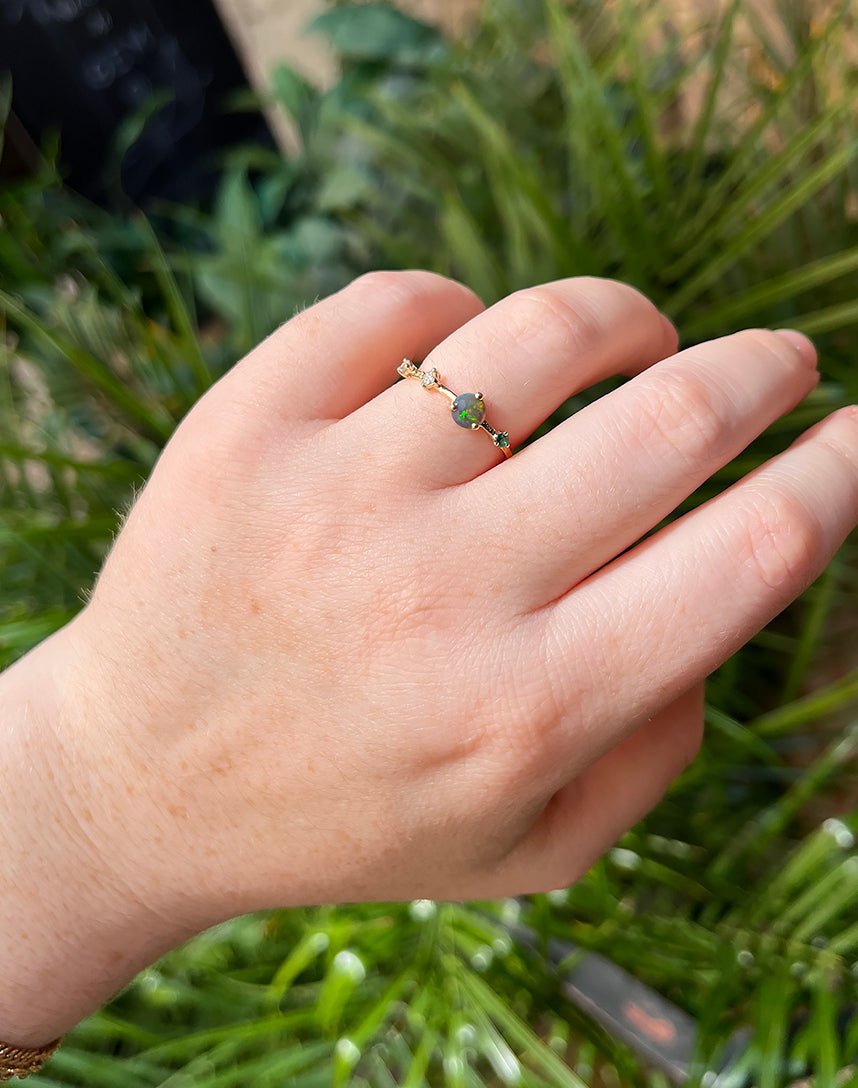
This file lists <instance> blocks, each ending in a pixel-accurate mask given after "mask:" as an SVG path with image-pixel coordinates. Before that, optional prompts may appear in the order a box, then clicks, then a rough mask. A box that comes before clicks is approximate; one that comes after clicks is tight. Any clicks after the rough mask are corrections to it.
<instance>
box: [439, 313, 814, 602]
mask: <svg viewBox="0 0 858 1088" xmlns="http://www.w3.org/2000/svg"><path fill="white" fill-rule="evenodd" d="M797 345H801V346H797ZM818 381H819V372H818V371H817V369H816V352H815V350H814V348H813V345H812V343H811V342H810V341H809V340H806V339H805V338H804V337H801V336H800V335H799V336H797V337H796V335H795V334H793V333H791V332H789V331H788V332H787V334H786V335H782V334H781V333H780V332H775V331H773V330H770V329H744V330H742V331H741V332H737V333H733V334H731V335H729V336H723V337H721V338H720V339H717V340H710V341H708V342H707V343H703V344H697V345H695V346H694V347H691V348H687V349H686V350H685V351H681V352H679V353H678V354H676V355H674V356H672V357H671V358H669V359H665V360H663V361H661V362H658V363H656V364H655V365H654V366H651V367H649V369H647V370H645V371H644V372H643V373H641V374H639V375H638V376H637V377H635V378H633V379H632V380H631V381H629V382H627V383H626V384H625V385H623V386H621V387H620V388H619V389H616V390H614V391H613V392H611V393H608V394H607V395H606V396H604V397H601V398H600V399H599V400H597V401H593V402H592V403H591V404H588V405H587V406H586V407H585V408H583V409H581V411H579V412H577V413H576V414H575V415H574V416H572V417H570V418H569V419H567V420H564V422H563V423H562V424H560V426H558V427H556V428H555V429H554V430H553V431H551V432H550V433H549V434H547V435H545V436H543V437H542V438H540V439H539V440H538V441H536V442H534V443H532V444H531V445H530V446H528V447H527V448H525V449H523V450H521V451H520V452H519V453H518V454H517V455H516V456H515V457H514V458H512V460H511V461H510V462H509V463H508V464H503V465H499V466H498V467H497V468H496V469H494V470H493V471H492V472H488V473H486V474H485V475H484V476H481V477H480V478H479V479H478V480H474V481H472V482H471V483H469V484H466V485H464V486H463V488H462V489H461V491H462V492H463V501H464V502H465V503H466V505H467V507H468V508H470V509H490V510H492V512H493V515H492V516H493V519H494V520H495V522H496V523H498V522H499V523H501V524H504V525H515V526H518V527H519V528H518V529H517V530H516V533H515V541H514V545H513V546H514V548H515V551H516V555H517V557H518V558H520V559H523V560H524V563H523V569H524V570H525V571H526V572H527V573H526V575H525V576H523V577H522V578H521V580H520V582H519V583H518V584H517V585H516V586H515V589H514V593H515V595H516V596H517V598H518V600H517V604H518V606H519V607H520V608H522V609H523V610H525V611H527V610H529V609H533V608H538V607H540V606H541V605H544V604H546V603H547V602H549V601H551V600H554V599H555V598H556V597H558V596H559V595H561V594H563V593H566V592H567V591H568V590H569V589H571V588H572V587H573V586H574V585H576V584H577V583H578V582H579V581H581V580H582V579H584V578H586V577H587V576H588V575H589V574H592V572H593V571H595V570H597V569H598V568H599V567H601V566H603V565H604V564H605V563H607V562H609V561H610V560H611V559H614V558H615V557H616V556H617V555H619V554H620V553H621V552H622V551H624V550H625V549H626V548H627V547H629V545H631V544H633V543H635V541H637V540H639V539H640V538H641V537H642V536H643V535H644V534H645V533H647V532H648V531H649V530H650V529H652V528H653V527H654V526H655V525H657V524H658V523H659V522H660V521H661V520H662V519H663V518H665V517H666V516H667V515H668V514H670V513H671V511H673V510H674V509H675V508H676V507H677V506H678V505H679V504H680V503H681V502H682V501H683V500H684V499H686V498H687V497H688V496H689V495H690V494H691V493H692V492H693V491H694V490H695V489H696V488H697V487H699V486H700V484H702V483H703V482H704V481H705V480H707V479H708V478H709V477H710V476H711V475H712V473H713V472H715V471H716V470H717V469H719V468H721V467H722V466H723V465H725V464H727V462H729V461H730V460H732V459H733V458H734V457H735V456H736V455H737V454H739V453H740V452H741V451H742V450H743V449H744V448H745V447H746V446H747V445H748V444H749V443H750V442H752V441H753V439H754V438H756V437H757V436H758V435H759V434H760V433H761V432H762V431H763V430H765V428H766V427H768V426H769V425H770V424H771V423H772V422H774V420H776V419H777V418H779V417H780V416H781V415H783V414H784V413H785V412H787V411H789V410H790V409H791V408H793V407H794V406H795V405H796V404H797V403H798V402H799V401H800V400H801V399H802V398H803V397H804V396H806V394H807V393H809V392H810V390H811V389H812V388H813V387H814V386H815V385H816V383H817V382H818Z"/></svg>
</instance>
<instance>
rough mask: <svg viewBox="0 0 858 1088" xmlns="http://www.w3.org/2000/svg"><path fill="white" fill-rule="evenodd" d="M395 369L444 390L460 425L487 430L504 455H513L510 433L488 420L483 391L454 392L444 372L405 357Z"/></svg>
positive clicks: (402, 374)
mask: <svg viewBox="0 0 858 1088" xmlns="http://www.w3.org/2000/svg"><path fill="white" fill-rule="evenodd" d="M396 370H397V373H398V374H400V375H401V376H402V377H403V378H417V379H418V380H419V382H420V384H421V385H422V386H423V388H424V389H437V390H438V392H439V393H443V394H444V396H445V397H446V398H447V399H448V400H449V401H450V414H451V417H452V419H453V422H454V423H455V424H456V425H457V426H459V427H464V428H465V429H466V430H469V431H476V430H477V429H480V430H483V431H485V432H486V434H487V435H488V436H489V438H491V440H492V442H493V443H494V444H495V447H496V448H497V449H499V450H500V451H501V453H502V454H503V455H504V457H509V456H510V454H511V452H512V451H511V450H510V448H509V434H508V433H507V432H506V431H496V430H495V429H494V427H492V426H491V425H490V424H489V423H487V422H486V402H485V400H484V398H483V394H482V393H454V392H453V390H452V389H448V388H447V386H446V385H444V384H443V382H442V381H441V375H440V374H439V373H438V371H437V370H436V368H435V367H434V366H433V367H430V368H429V369H428V370H421V369H420V367H419V366H418V365H417V364H415V363H413V362H412V361H411V360H410V359H403V360H402V362H401V363H400V364H399V366H398V367H397V368H396Z"/></svg>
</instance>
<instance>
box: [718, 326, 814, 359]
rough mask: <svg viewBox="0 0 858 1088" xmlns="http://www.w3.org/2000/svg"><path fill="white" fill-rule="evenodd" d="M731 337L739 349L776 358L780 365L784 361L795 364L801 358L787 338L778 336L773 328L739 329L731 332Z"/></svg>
mask: <svg viewBox="0 0 858 1088" xmlns="http://www.w3.org/2000/svg"><path fill="white" fill-rule="evenodd" d="M732 337H733V340H734V341H735V343H736V345H737V346H738V347H740V348H741V349H743V350H747V351H748V352H749V353H753V354H756V355H768V356H769V357H771V358H774V359H776V360H777V361H778V362H779V363H780V364H781V366H783V365H784V363H792V364H795V363H797V362H798V361H799V360H800V358H801V353H800V352H799V350H798V349H797V348H796V347H794V346H793V345H792V344H791V343H790V342H789V341H788V340H785V339H784V338H783V337H782V336H778V334H777V333H776V332H775V331H774V330H773V329H763V328H753V329H739V331H738V332H735V333H733V334H732ZM802 365H803V364H802Z"/></svg>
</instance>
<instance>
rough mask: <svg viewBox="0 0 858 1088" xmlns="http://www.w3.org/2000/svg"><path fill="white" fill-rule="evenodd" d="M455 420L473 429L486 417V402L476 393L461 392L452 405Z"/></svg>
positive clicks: (460, 424)
mask: <svg viewBox="0 0 858 1088" xmlns="http://www.w3.org/2000/svg"><path fill="white" fill-rule="evenodd" d="M450 410H451V411H452V413H453V421H454V422H455V423H458V424H459V426H460V427H467V428H468V429H469V430H473V428H474V427H479V425H480V424H481V423H482V422H483V420H484V419H485V418H486V402H485V401H484V400H483V399H482V398H481V397H478V396H477V394H476V393H460V394H459V396H458V397H456V399H455V400H454V401H453V403H452V405H451V406H450Z"/></svg>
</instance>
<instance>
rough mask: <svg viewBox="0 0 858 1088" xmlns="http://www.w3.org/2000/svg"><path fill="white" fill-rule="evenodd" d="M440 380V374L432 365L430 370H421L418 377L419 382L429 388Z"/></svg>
mask: <svg viewBox="0 0 858 1088" xmlns="http://www.w3.org/2000/svg"><path fill="white" fill-rule="evenodd" d="M440 380H441V375H440V374H439V373H438V371H437V370H436V369H435V367H434V366H433V367H432V369H431V370H426V371H423V373H422V374H421V377H420V384H421V385H422V386H423V388H424V389H431V388H432V386H433V385H437V384H438V382H439V381H440Z"/></svg>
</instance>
